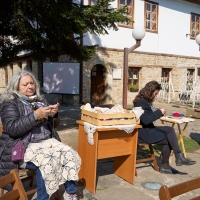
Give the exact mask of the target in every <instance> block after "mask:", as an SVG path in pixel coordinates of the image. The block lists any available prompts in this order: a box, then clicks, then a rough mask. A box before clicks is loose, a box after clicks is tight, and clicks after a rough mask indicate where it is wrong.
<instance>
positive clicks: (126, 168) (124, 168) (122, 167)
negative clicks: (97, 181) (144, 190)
mask: <svg viewBox="0 0 200 200" xmlns="http://www.w3.org/2000/svg"><path fill="white" fill-rule="evenodd" d="M130 134H132V152H131V155H126V156H119V157H115V159H114V173H115V174H116V175H118V176H119V177H121V178H123V179H124V180H126V181H128V182H129V183H132V184H134V182H135V165H136V156H137V155H136V154H137V140H138V129H135V130H134V131H133V133H130Z"/></svg>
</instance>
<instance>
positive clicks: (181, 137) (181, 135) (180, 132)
mask: <svg viewBox="0 0 200 200" xmlns="http://www.w3.org/2000/svg"><path fill="white" fill-rule="evenodd" d="M177 125H178V130H179V140H178V144H180V143H181V146H182V151H183V154H184V156H185V158H186V152H185V145H184V142H183V135H184V133H185V130H186V128H187V125H188V122H186V123H185V126H184V128H183V130H182V131H181V127H180V124H177Z"/></svg>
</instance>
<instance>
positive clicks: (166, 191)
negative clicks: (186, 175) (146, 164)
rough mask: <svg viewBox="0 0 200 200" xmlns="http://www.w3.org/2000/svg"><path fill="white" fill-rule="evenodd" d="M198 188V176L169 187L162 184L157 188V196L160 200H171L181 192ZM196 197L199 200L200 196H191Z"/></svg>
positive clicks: (195, 199) (199, 179) (199, 181)
mask: <svg viewBox="0 0 200 200" xmlns="http://www.w3.org/2000/svg"><path fill="white" fill-rule="evenodd" d="M198 188H200V178H196V179H193V180H189V181H186V182H183V183H179V184H177V185H174V186H171V187H167V186H166V185H164V186H162V187H161V188H160V190H159V197H160V200H171V199H172V198H174V197H176V196H179V195H181V194H184V193H187V192H190V191H192V190H195V189H198ZM197 199H198V200H200V196H197V197H194V198H193V200H197Z"/></svg>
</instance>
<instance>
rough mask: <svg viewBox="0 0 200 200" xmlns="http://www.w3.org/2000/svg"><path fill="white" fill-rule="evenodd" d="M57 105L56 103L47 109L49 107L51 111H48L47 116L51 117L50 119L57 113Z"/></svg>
mask: <svg viewBox="0 0 200 200" xmlns="http://www.w3.org/2000/svg"><path fill="white" fill-rule="evenodd" d="M59 105H60V104H59V103H57V104H54V105H50V106H49V107H50V109H51V111H50V115H49V116H51V117H53V116H54V115H55V114H56V113H57V112H58V107H59Z"/></svg>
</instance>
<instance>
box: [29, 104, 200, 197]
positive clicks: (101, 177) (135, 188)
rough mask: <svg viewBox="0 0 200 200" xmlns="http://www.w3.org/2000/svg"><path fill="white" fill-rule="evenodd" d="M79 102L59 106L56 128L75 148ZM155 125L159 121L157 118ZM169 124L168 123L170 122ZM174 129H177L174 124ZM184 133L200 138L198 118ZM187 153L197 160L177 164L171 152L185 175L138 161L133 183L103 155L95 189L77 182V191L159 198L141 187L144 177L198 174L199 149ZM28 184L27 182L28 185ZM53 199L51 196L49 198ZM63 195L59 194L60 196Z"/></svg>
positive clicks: (173, 180) (179, 108)
mask: <svg viewBox="0 0 200 200" xmlns="http://www.w3.org/2000/svg"><path fill="white" fill-rule="evenodd" d="M80 106H81V105H74V106H63V105H61V106H60V108H59V113H60V116H61V124H60V126H59V128H58V129H57V131H58V133H59V135H60V137H61V139H62V141H63V143H65V144H67V145H69V146H71V147H72V148H74V149H75V150H77V144H78V126H77V124H76V120H79V119H80V116H81V110H80ZM155 106H156V107H157V108H162V107H164V108H166V110H167V115H170V114H171V113H173V112H179V113H183V114H185V113H186V109H187V106H185V105H179V104H175V103H171V104H166V103H159V102H155ZM156 125H161V123H160V121H159V120H158V121H157V122H156ZM169 125H170V124H169ZM176 131H177V132H178V130H177V128H176ZM185 136H186V137H190V138H192V139H194V140H196V141H200V119H196V120H195V122H191V123H190V124H189V126H188V128H187V131H186V133H185ZM187 157H188V158H190V159H193V160H196V161H197V164H196V165H192V166H180V167H176V166H175V162H174V156H172V158H171V159H172V164H171V165H172V166H173V167H174V168H176V169H178V170H179V171H182V172H187V173H188V174H187V175H178V174H177V175H166V174H160V173H159V172H156V171H155V170H154V169H153V168H152V166H151V165H149V164H148V163H146V164H144V163H141V164H137V166H136V169H137V173H138V176H137V177H136V178H135V184H134V185H132V184H130V183H128V182H126V181H124V180H123V179H121V178H120V177H118V176H117V175H115V174H113V165H114V163H113V160H112V159H105V160H100V161H98V165H97V190H96V194H92V193H90V192H89V191H88V190H87V189H85V188H84V187H83V186H81V185H79V184H78V185H77V189H78V195H79V197H80V199H82V200H122V199H123V200H138V199H140V200H158V199H159V197H158V191H157V190H149V189H145V188H143V187H142V183H144V182H145V181H154V182H160V183H162V184H166V185H168V186H170V185H174V184H177V183H180V182H183V181H186V180H190V179H193V178H196V177H199V174H200V168H199V164H200V150H197V151H195V152H193V153H187ZM157 161H158V164H159V163H160V158H159V156H158V157H157ZM27 187H28V186H27ZM63 191H64V190H63V187H62V186H61V187H60V190H59V194H60V196H62V193H63ZM199 194H200V189H198V190H194V191H192V192H189V193H188V194H185V195H182V196H179V197H177V198H176V200H186V199H189V198H190V199H191V198H194V197H195V196H197V195H199ZM51 199H53V198H51ZM60 199H62V198H60Z"/></svg>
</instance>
